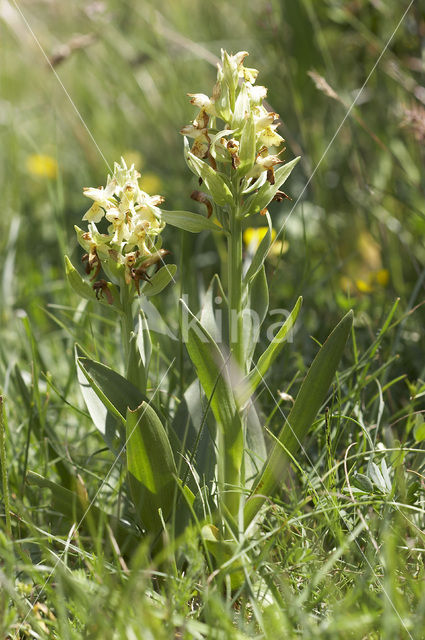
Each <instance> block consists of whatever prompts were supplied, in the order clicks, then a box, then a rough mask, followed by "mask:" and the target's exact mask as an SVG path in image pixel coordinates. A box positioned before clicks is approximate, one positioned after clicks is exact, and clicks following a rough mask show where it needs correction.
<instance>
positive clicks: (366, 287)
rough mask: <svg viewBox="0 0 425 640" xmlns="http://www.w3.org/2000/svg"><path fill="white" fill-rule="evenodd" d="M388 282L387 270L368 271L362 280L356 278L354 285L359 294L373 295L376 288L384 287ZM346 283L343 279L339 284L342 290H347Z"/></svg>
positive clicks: (388, 273)
mask: <svg viewBox="0 0 425 640" xmlns="http://www.w3.org/2000/svg"><path fill="white" fill-rule="evenodd" d="M389 280H390V272H389V271H388V269H377V270H375V271H370V272H369V273H368V274H367V275H366V276H364V278H357V279H356V280H355V285H356V288H357V291H359V293H373V292H374V291H376V289H377V288H380V287H381V288H384V287H386V286H387V285H388V283H389ZM348 282H349V281H348ZM348 282H347V279H346V278H345V281H344V282H341V286H342V287H343V288H347V286H348ZM344 285H345V286H344Z"/></svg>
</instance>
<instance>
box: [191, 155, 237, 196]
mask: <svg viewBox="0 0 425 640" xmlns="http://www.w3.org/2000/svg"><path fill="white" fill-rule="evenodd" d="M187 163H188V166H189V168H190V169H191V171H193V173H194V174H195V175H197V176H199V178H202V180H203V181H204V183H205V186H206V187H207V189H208V191H209V192H210V194H211V195H212V197H213V200H214V201H215V202H216V203H217V204H219V205H221V206H223V205H225V204H230V203H232V202H233V196H232V192H231V191H230V189H229V187H228V186H227V184H226V182H225V181H224V180H223V178H222V176H221V175H220V173H219V172H217V171H215V169H213V168H212V167H210V165H209V164H207V163H206V162H204V161H203V160H201V159H200V158H197V157H196V156H195V155H193V153H191V152H190V151H187Z"/></svg>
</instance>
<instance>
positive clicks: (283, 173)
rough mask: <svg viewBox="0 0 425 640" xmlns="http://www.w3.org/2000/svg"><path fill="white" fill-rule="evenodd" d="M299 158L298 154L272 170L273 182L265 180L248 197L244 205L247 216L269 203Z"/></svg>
mask: <svg viewBox="0 0 425 640" xmlns="http://www.w3.org/2000/svg"><path fill="white" fill-rule="evenodd" d="M299 159H300V157H299V156H298V157H297V158H294V159H293V160H291V161H290V162H287V163H286V164H284V165H283V166H282V167H279V169H276V171H275V172H274V184H270V182H265V183H264V184H263V186H262V187H260V189H259V190H258V191H257V193H255V194H254V195H252V196H251V197H250V198H248V200H247V201H246V203H245V206H244V210H245V215H247V216H249V215H253V214H254V213H258V212H259V211H262V210H263V209H265V208H266V207H267V205H268V204H270V202H271V201H272V200H273V198H274V197H275V195H276V193H277V192H278V190H279V189H280V187H281V186H282V185H283V183H284V182H285V181H286V180H287V179H288V178H289V176H290V175H291V172H292V169H293V168H294V167H295V165H296V164H297V162H298V161H299Z"/></svg>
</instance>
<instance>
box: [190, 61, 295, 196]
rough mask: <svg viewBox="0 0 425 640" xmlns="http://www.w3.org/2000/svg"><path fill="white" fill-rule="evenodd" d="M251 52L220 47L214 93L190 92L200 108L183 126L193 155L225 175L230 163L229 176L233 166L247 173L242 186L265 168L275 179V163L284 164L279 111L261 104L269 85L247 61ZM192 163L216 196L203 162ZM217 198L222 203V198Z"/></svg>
mask: <svg viewBox="0 0 425 640" xmlns="http://www.w3.org/2000/svg"><path fill="white" fill-rule="evenodd" d="M247 56H248V53H247V52H246V51H239V52H238V53H236V54H235V55H229V54H228V53H227V51H222V52H221V62H220V63H219V64H218V69H217V82H216V84H215V86H214V88H213V91H212V95H211V97H208V95H206V94H204V93H189V94H188V95H189V97H190V102H191V103H192V104H193V105H194V106H195V107H197V108H198V109H199V112H198V115H197V116H196V117H195V119H194V120H193V121H192V123H190V124H188V125H186V126H185V127H183V129H181V133H182V134H183V135H184V136H187V137H188V138H191V139H192V140H193V142H192V144H191V147H190V153H191V154H192V156H195V158H199V159H201V160H207V161H208V163H209V165H210V166H211V168H212V169H213V170H214V171H216V170H221V171H222V172H223V173H225V174H226V173H227V172H228V171H229V166H230V167H231V169H230V173H229V174H228V177H229V178H230V179H232V175H233V174H232V170H233V172H237V179H238V180H241V179H243V178H245V184H244V188H246V187H248V186H249V182H248V184H247V183H246V181H250V180H256V179H258V178H260V176H261V175H262V174H263V173H265V180H267V181H268V182H269V183H270V184H272V185H273V184H274V183H275V178H274V167H275V166H276V165H279V164H283V160H281V159H280V157H279V154H277V150H278V148H279V147H280V146H281V145H282V143H283V142H284V139H283V137H282V136H281V135H280V134H279V133H278V132H277V128H278V126H279V114H277V113H275V112H274V111H270V110H268V109H267V108H266V107H265V106H264V104H263V101H264V99H265V98H266V95H267V89H266V87H263V86H261V85H258V86H257V85H256V84H255V82H256V79H257V75H258V71H257V70H256V69H249V68H246V67H245V66H244V61H245V59H246V57H247ZM280 153H282V151H281V152H280ZM192 165H196V162H193V163H192ZM190 168H192V170H193V171H194V173H197V174H198V175H199V177H201V178H202V180H204V181H205V183H206V187H207V189H208V190H209V191H210V195H211V196H212V197H213V199H214V193H212V191H211V189H209V186H211V184H212V182H214V181H211V180H209V181H208V180H205V176H203V175H201V173H202V171H201V166H200V165H197V166H192V167H190ZM205 171H206V170H204V173H205ZM224 190H225V187H224ZM215 196H216V197H217V192H216V194H215ZM219 199H220V196H219ZM221 199H222V200H223V198H221ZM217 203H218V204H219V205H220V204H222V203H220V202H219V201H218V200H217Z"/></svg>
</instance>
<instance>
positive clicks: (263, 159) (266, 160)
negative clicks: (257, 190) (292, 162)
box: [247, 149, 283, 184]
mask: <svg viewBox="0 0 425 640" xmlns="http://www.w3.org/2000/svg"><path fill="white" fill-rule="evenodd" d="M264 153H265V154H267V149H265V151H263V152H260V153H259V154H258V156H257V158H256V160H255V165H254V166H253V167H252V169H251V170H250V171H249V172H248V174H247V177H248V178H254V179H257V178H259V177H260V176H261V174H262V173H263V171H267V174H268V175H267V177H268V178H269V182H271V184H274V179H273V177H272V176H273V175H274V172H273V167H275V166H276V165H277V164H282V162H283V160H281V159H280V158H279V156H277V155H264ZM269 172H270V173H269Z"/></svg>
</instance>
